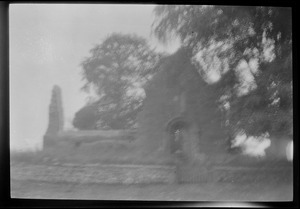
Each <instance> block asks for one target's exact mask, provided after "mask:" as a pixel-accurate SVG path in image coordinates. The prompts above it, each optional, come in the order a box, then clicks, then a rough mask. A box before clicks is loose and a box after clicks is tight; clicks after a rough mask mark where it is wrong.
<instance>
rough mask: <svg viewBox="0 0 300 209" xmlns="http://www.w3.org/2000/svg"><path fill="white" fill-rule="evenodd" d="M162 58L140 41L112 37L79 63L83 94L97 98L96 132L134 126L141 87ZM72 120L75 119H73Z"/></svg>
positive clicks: (138, 38)
mask: <svg viewBox="0 0 300 209" xmlns="http://www.w3.org/2000/svg"><path fill="white" fill-rule="evenodd" d="M162 56H163V55H161V54H158V53H156V52H154V50H152V49H151V48H150V47H149V45H148V44H147V42H146V40H145V39H144V38H142V37H139V36H136V35H132V34H120V33H113V34H111V35H109V36H107V37H106V38H105V39H104V40H103V42H102V43H101V44H99V45H96V46H95V47H94V48H92V49H91V50H90V56H89V57H88V58H86V59H85V60H84V61H83V62H82V77H83V79H84V80H85V81H86V83H85V85H84V86H83V88H82V89H83V90H85V91H89V90H90V89H91V88H92V89H93V90H94V91H95V92H96V94H97V95H98V98H97V101H96V102H94V104H93V105H94V106H96V107H97V114H98V116H97V117H98V121H97V127H98V128H108V129H123V128H132V127H134V126H135V124H136V115H137V113H138V112H139V111H140V110H141V108H142V105H143V100H144V98H145V93H144V89H143V87H144V85H145V84H146V83H147V81H149V80H150V79H151V78H152V76H153V74H154V73H155V70H156V69H157V68H156V65H157V63H158V62H159V60H160V58H161V57H162ZM75 119H76V118H75Z"/></svg>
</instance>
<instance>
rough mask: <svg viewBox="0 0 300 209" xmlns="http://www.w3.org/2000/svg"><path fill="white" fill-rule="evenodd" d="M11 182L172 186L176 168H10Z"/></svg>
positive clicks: (19, 165) (110, 166) (135, 166)
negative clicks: (32, 181) (154, 184)
mask: <svg viewBox="0 0 300 209" xmlns="http://www.w3.org/2000/svg"><path fill="white" fill-rule="evenodd" d="M11 179H12V180H14V179H16V180H34V181H46V182H53V183H58V182H73V183H108V184H114V183H121V184H136V183H172V182H174V181H175V172H174V167H172V166H152V165H148V166H146V165H74V164H65V165H33V164H31V165H29V164H26V165H25V164H14V165H11Z"/></svg>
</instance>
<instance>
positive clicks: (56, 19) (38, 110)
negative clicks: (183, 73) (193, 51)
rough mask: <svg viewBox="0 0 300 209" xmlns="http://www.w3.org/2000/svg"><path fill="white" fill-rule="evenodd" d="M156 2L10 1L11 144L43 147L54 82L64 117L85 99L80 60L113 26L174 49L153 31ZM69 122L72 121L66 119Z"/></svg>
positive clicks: (69, 114) (82, 103) (71, 114)
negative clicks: (58, 88)
mask: <svg viewBox="0 0 300 209" xmlns="http://www.w3.org/2000/svg"><path fill="white" fill-rule="evenodd" d="M154 6H155V5H104V4H97V5H96V4H86V5H81V4H74V5H70V4H67V5H64V4H56V5H54V4H16V5H10V10H9V12H10V16H9V20H10V21H9V33H10V36H9V38H10V40H9V41H10V43H9V44H10V48H9V49H10V129H11V131H10V144H11V149H27V148H38V147H41V142H42V138H43V135H44V133H45V131H46V128H47V125H48V107H49V103H50V96H51V90H52V87H53V85H54V84H57V85H59V86H60V87H61V88H62V94H63V107H64V114H65V121H66V122H70V121H71V120H72V118H73V116H74V114H75V112H76V111H78V110H79V109H80V108H81V107H82V106H83V105H84V104H85V98H86V97H87V94H85V93H83V92H81V91H80V88H81V87H82V85H83V83H82V81H81V76H80V72H81V68H80V66H79V64H80V63H81V61H82V60H83V59H84V58H85V57H87V56H89V50H90V49H91V48H92V47H93V46H94V45H95V44H99V43H101V41H102V40H103V39H104V38H105V37H106V36H107V35H108V34H110V33H112V32H122V33H136V34H137V35H140V36H143V37H145V38H147V39H148V40H149V43H150V44H151V46H153V47H157V48H158V50H163V51H168V52H174V51H175V50H176V49H177V47H178V44H176V43H174V44H173V45H170V46H169V47H165V46H161V45H159V44H158V42H157V41H156V39H155V38H153V37H150V31H151V24H152V22H153V20H154V15H153V13H152V10H153V8H154ZM66 125H67V124H66Z"/></svg>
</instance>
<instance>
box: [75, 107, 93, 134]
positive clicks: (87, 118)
mask: <svg viewBox="0 0 300 209" xmlns="http://www.w3.org/2000/svg"><path fill="white" fill-rule="evenodd" d="M98 119H99V118H98V115H97V108H96V106H95V105H86V106H84V107H83V108H81V109H80V110H79V111H78V112H77V113H76V114H75V117H74V120H73V126H74V127H75V128H78V129H80V130H93V129H96V124H97V121H98Z"/></svg>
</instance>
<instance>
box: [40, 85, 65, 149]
mask: <svg viewBox="0 0 300 209" xmlns="http://www.w3.org/2000/svg"><path fill="white" fill-rule="evenodd" d="M63 125H64V118H63V108H62V94H61V88H60V87H59V86H57V85H55V86H54V87H53V89H52V96H51V102H50V106H49V123H48V128H47V131H46V134H45V136H44V148H46V147H47V146H51V145H53V144H54V143H55V140H56V136H57V135H58V133H59V132H60V131H62V130H63V128H64V127H63Z"/></svg>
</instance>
